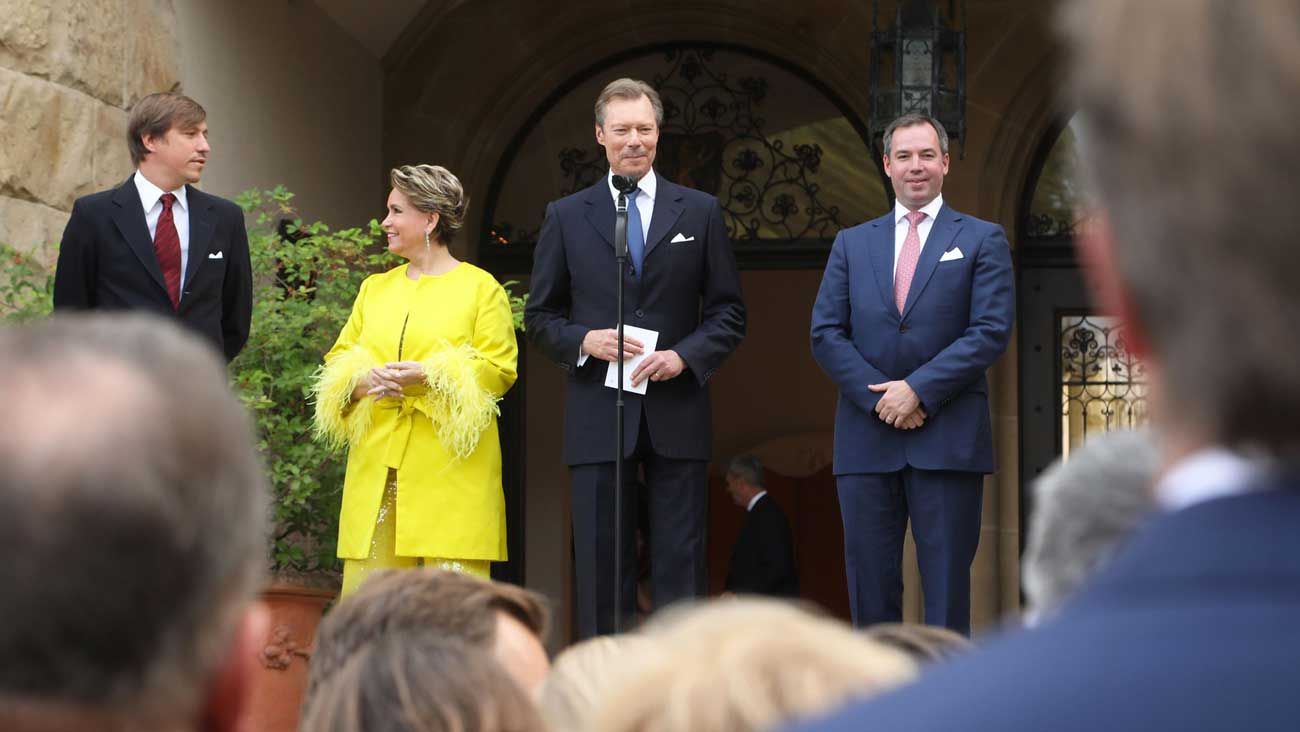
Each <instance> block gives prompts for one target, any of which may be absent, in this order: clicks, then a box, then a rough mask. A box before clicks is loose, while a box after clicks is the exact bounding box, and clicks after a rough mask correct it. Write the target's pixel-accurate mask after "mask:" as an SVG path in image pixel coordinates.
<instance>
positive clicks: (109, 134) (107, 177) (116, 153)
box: [90, 105, 135, 191]
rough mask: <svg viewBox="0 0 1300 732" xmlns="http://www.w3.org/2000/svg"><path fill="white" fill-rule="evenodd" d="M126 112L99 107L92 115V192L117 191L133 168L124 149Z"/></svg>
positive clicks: (114, 108) (115, 108)
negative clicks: (93, 133) (110, 189)
mask: <svg viewBox="0 0 1300 732" xmlns="http://www.w3.org/2000/svg"><path fill="white" fill-rule="evenodd" d="M126 121H127V113H126V112H124V111H122V110H120V109H118V108H117V107H110V106H108V105H99V109H98V110H96V114H95V145H94V147H93V148H92V149H91V151H90V164H91V180H92V181H93V185H94V189H95V190H97V191H102V190H104V189H107V188H116V187H117V186H119V185H121V184H122V181H124V180H126V178H127V176H129V175H130V174H131V171H132V170H134V169H135V166H134V165H132V164H131V152H130V151H129V150H128V149H127V146H126Z"/></svg>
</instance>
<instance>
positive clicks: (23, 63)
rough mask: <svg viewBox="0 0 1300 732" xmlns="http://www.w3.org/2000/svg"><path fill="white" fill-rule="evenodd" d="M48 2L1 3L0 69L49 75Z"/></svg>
mask: <svg viewBox="0 0 1300 732" xmlns="http://www.w3.org/2000/svg"><path fill="white" fill-rule="evenodd" d="M52 17H53V10H52V9H51V7H50V4H49V3H43V2H31V0H0V66H2V67H5V68H9V69H14V70H16V71H22V72H24V73H29V74H46V73H48V72H49V58H48V52H49V47H50V22H51V19H52Z"/></svg>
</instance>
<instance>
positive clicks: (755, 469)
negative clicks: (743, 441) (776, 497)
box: [727, 454, 763, 488]
mask: <svg viewBox="0 0 1300 732" xmlns="http://www.w3.org/2000/svg"><path fill="white" fill-rule="evenodd" d="M727 473H728V474H730V475H734V476H736V477H738V478H740V479H741V480H743V481H745V482H746V483H748V484H750V485H754V486H758V487H759V488H762V487H763V461H761V460H759V459H758V456H757V455H753V454H747V455H737V456H736V457H733V458H732V459H731V462H730V463H727Z"/></svg>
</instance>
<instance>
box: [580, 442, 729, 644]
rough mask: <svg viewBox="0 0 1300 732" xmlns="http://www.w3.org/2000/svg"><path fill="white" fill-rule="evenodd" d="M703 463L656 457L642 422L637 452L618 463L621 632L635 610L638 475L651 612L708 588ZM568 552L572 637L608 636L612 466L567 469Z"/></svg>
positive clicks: (705, 470)
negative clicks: (643, 509) (569, 492)
mask: <svg viewBox="0 0 1300 732" xmlns="http://www.w3.org/2000/svg"><path fill="white" fill-rule="evenodd" d="M708 465H709V464H708V462H706V461H703V460H675V459H673V458H667V457H664V456H662V455H658V454H656V453H655V452H654V449H653V447H652V445H651V442H650V434H649V430H648V429H647V427H646V424H645V419H644V417H643V418H642V420H641V424H640V427H639V431H638V434H637V442H636V450H635V451H634V452H633V454H632V456H631V457H628V458H626V459H624V460H623V471H624V478H623V489H624V495H623V537H622V538H623V546H622V552H623V568H622V569H623V576H622V585H623V586H622V588H621V591H620V592H619V598H620V602H619V605H620V611H621V613H622V618H623V628H624V629H625V630H627V629H630V627H631V621H632V619H633V618H634V616H635V613H636V577H637V564H636V521H635V515H636V514H635V511H636V505H637V496H636V495H635V493H634V490H635V489H636V487H637V485H638V482H637V480H636V475H637V472H638V470H642V471H644V473H645V480H644V490H645V491H646V501H645V503H646V506H647V508H648V512H649V519H650V521H649V526H650V537H649V541H650V567H651V572H650V589H651V596H652V599H653V602H654V607H655V609H659V608H661V607H664V606H666V605H670V604H672V603H673V602H676V601H677V600H682V599H686V598H691V597H700V596H702V595H704V594H705V592H707V590H708V566H707V559H708V547H707V546H706V544H705V514H706V512H707V510H708V502H707V499H708ZM571 476H572V481H573V495H572V498H573V549H574V557H575V561H574V564H575V570H576V572H575V574H576V577H575V578H574V579H575V584H576V585H577V587H576V590H577V592H576V594H577V619H578V628H577V631H578V632H577V635H578V638H580V639H581V638H590V637H592V636H596V635H603V634H607V633H612V632H613V631H614V605H615V603H614V463H613V462H608V463H592V464H589V465H574V466H573V467H572V468H571Z"/></svg>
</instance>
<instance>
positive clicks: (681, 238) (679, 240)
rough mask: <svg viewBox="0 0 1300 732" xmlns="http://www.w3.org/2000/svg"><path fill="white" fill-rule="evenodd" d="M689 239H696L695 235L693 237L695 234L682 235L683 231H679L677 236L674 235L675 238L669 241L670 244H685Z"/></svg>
mask: <svg viewBox="0 0 1300 732" xmlns="http://www.w3.org/2000/svg"><path fill="white" fill-rule="evenodd" d="M688 241H695V237H693V236H682V234H681V232H677V236H674V237H673V240H672V241H671V242H669V243H670V244H683V243H685V242H688Z"/></svg>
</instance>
